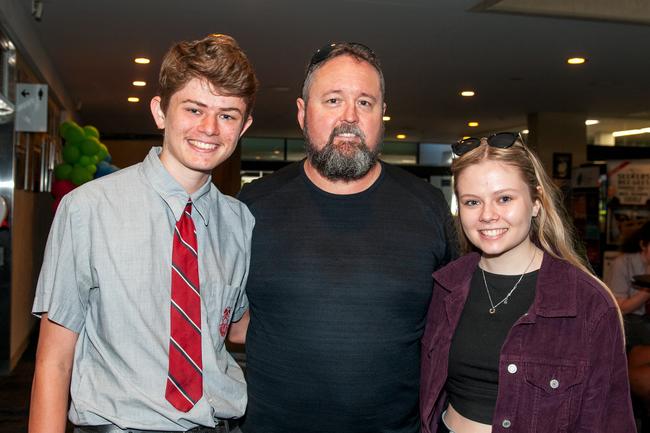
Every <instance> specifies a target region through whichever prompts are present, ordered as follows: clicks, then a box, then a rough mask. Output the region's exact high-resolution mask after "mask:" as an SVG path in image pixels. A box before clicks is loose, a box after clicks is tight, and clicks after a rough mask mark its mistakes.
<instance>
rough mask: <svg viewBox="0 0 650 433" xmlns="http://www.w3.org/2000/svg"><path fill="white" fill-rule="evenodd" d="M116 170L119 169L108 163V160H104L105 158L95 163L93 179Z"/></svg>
mask: <svg viewBox="0 0 650 433" xmlns="http://www.w3.org/2000/svg"><path fill="white" fill-rule="evenodd" d="M117 170H119V168H118V167H116V166H114V165H113V164H109V163H108V162H106V160H104V161H101V162H99V163H98V164H97V171H96V172H95V179H97V178H99V177H102V176H106V175H107V174H111V173H113V172H116V171H117Z"/></svg>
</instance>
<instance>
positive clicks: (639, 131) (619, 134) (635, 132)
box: [612, 128, 650, 137]
mask: <svg viewBox="0 0 650 433" xmlns="http://www.w3.org/2000/svg"><path fill="white" fill-rule="evenodd" d="M639 134H650V128H641V129H628V130H625V131H614V132H612V135H613V136H614V137H625V136H626V135H639Z"/></svg>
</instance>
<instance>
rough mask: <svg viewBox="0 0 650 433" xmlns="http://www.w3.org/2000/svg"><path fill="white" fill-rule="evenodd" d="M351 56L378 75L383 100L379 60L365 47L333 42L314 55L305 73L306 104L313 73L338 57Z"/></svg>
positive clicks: (382, 79) (383, 90)
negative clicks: (368, 65) (367, 64)
mask: <svg viewBox="0 0 650 433" xmlns="http://www.w3.org/2000/svg"><path fill="white" fill-rule="evenodd" d="M344 55H347V56H351V57H354V58H355V59H357V60H359V61H363V62H366V63H369V64H370V65H371V66H372V67H374V68H375V70H376V71H377V73H378V74H379V83H380V84H379V85H380V87H381V99H382V101H383V100H385V86H384V73H383V72H382V70H381V64H380V62H379V58H377V56H376V55H375V53H374V52H373V51H372V50H371V49H370V48H368V47H367V46H365V45H363V44H360V43H357V42H335V43H331V44H327V45H325V46H324V47H323V48H321V49H319V50H318V51H316V52H315V53H314V55H313V56H312V58H311V61H310V62H309V65H307V70H306V71H305V80H304V81H303V84H302V99H303V100H304V101H305V102H307V99H308V98H309V88H310V87H311V83H312V80H313V75H314V72H316V71H317V70H318V69H320V68H321V67H322V66H323V65H325V63H327V62H329V61H330V60H332V59H333V58H335V57H338V56H344Z"/></svg>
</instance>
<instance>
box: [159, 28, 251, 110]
mask: <svg viewBox="0 0 650 433" xmlns="http://www.w3.org/2000/svg"><path fill="white" fill-rule="evenodd" d="M193 78H198V79H200V80H205V81H206V82H207V83H209V84H210V85H211V86H212V87H213V88H214V90H217V91H218V92H219V93H220V94H221V95H224V96H236V97H240V98H243V99H244V101H245V102H246V114H247V115H248V114H250V113H251V111H252V110H253V105H254V104H255V94H256V93H257V88H258V85H259V84H258V81H257V77H255V71H254V70H253V66H252V65H251V63H250V61H249V60H248V57H246V54H244V52H243V51H242V50H241V48H239V45H238V44H237V42H236V41H235V39H233V38H232V37H230V36H228V35H220V34H211V35H208V36H206V37H205V38H203V39H200V40H196V41H183V42H178V43H176V44H174V45H173V46H172V47H171V48H170V49H169V51H167V54H165V57H164V58H163V62H162V66H161V67H160V76H159V80H158V83H159V86H160V89H159V96H160V99H161V102H160V105H161V107H162V109H163V112H166V111H167V107H168V106H169V101H170V99H171V97H172V95H173V94H174V93H176V92H177V91H179V90H180V89H181V88H183V86H185V85H186V84H187V83H188V82H190V81H191V80H192V79H193Z"/></svg>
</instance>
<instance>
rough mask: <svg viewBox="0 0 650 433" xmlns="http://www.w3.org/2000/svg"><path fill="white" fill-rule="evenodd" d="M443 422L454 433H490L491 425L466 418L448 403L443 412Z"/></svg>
mask: <svg viewBox="0 0 650 433" xmlns="http://www.w3.org/2000/svg"><path fill="white" fill-rule="evenodd" d="M445 424H447V426H448V427H449V428H450V429H451V430H452V431H453V432H454V433H491V432H492V426H491V425H488V424H483V423H480V422H476V421H472V420H471V419H467V418H465V417H464V416H462V415H461V414H459V413H458V412H456V410H455V409H454V408H453V407H452V406H451V405H449V407H447V412H446V413H445Z"/></svg>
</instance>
